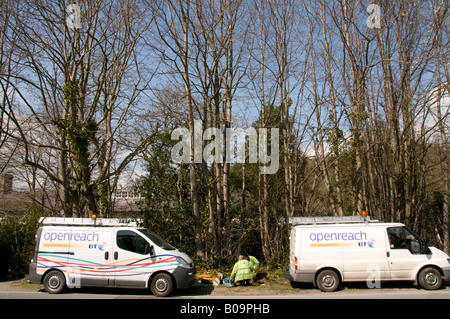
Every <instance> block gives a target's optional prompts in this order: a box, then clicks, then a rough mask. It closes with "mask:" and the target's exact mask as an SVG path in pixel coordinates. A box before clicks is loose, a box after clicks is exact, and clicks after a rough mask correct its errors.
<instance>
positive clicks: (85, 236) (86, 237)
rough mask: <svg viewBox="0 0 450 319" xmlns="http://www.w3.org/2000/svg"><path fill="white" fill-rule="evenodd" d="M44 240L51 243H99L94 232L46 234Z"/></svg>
mask: <svg viewBox="0 0 450 319" xmlns="http://www.w3.org/2000/svg"><path fill="white" fill-rule="evenodd" d="M44 239H45V240H48V241H49V242H52V241H94V242H98V241H100V236H99V234H97V233H96V232H88V233H68V232H46V233H44Z"/></svg>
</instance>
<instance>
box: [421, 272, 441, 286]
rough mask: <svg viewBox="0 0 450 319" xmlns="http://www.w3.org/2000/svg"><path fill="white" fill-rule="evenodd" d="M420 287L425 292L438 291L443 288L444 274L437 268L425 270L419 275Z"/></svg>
mask: <svg viewBox="0 0 450 319" xmlns="http://www.w3.org/2000/svg"><path fill="white" fill-rule="evenodd" d="M419 285H420V287H422V288H423V289H425V290H437V289H439V288H441V286H442V274H441V273H440V271H439V270H437V269H436V268H433V267H427V268H424V269H422V270H421V271H420V273H419Z"/></svg>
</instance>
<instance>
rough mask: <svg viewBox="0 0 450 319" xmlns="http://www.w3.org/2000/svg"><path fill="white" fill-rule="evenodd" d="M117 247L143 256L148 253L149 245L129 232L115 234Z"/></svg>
mask: <svg viewBox="0 0 450 319" xmlns="http://www.w3.org/2000/svg"><path fill="white" fill-rule="evenodd" d="M117 246H118V247H119V248H121V249H124V250H128V251H131V252H134V253H138V254H141V255H145V254H148V253H149V251H150V250H149V246H150V245H149V244H148V242H147V241H146V240H145V239H144V238H142V237H141V236H140V235H139V234H136V233H135V232H133V231H130V230H119V231H118V232H117Z"/></svg>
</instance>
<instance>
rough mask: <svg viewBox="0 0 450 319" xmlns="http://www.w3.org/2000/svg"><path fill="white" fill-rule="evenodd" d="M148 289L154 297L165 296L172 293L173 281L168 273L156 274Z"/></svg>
mask: <svg viewBox="0 0 450 319" xmlns="http://www.w3.org/2000/svg"><path fill="white" fill-rule="evenodd" d="M150 289H151V291H152V293H153V294H154V295H155V296H156V297H167V296H169V295H170V294H171V293H172V290H173V281H172V277H171V276H170V275H169V274H164V273H160V274H157V275H156V276H155V277H154V278H153V280H152V283H151V284H150Z"/></svg>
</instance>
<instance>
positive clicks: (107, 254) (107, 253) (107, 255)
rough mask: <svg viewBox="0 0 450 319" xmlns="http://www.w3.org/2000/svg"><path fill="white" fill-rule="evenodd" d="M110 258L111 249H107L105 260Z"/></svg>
mask: <svg viewBox="0 0 450 319" xmlns="http://www.w3.org/2000/svg"><path fill="white" fill-rule="evenodd" d="M108 259H109V251H105V260H108Z"/></svg>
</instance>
